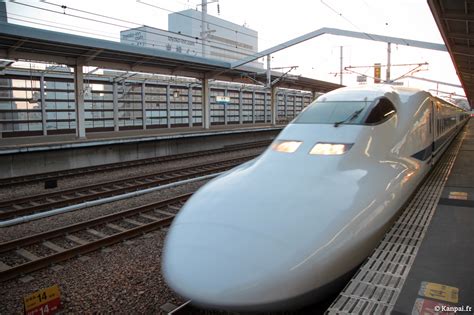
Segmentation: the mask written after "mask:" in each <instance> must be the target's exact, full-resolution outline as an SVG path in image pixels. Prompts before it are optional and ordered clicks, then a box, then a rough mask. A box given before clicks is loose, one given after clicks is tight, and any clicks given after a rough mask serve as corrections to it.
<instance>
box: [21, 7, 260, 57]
mask: <svg viewBox="0 0 474 315" xmlns="http://www.w3.org/2000/svg"><path fill="white" fill-rule="evenodd" d="M13 3H15V4H18V5H22V6H27V7H31V8H34V9H38V10H43V11H47V12H51V13H56V14H61V15H68V16H71V17H74V18H78V19H84V20H88V21H92V22H96V23H102V24H107V25H111V26H114V27H119V28H130V26H126V25H121V24H116V23H111V22H106V21H101V20H97V19H93V18H89V17H85V16H80V15H75V14H71V13H66V12H58V11H55V10H51V9H48V8H43V7H38V6H34V5H31V4H26V3H21V2H18V1H15V2H13ZM48 4H51V5H55V6H59V7H61V8H63V7H62V6H60V5H57V4H54V3H48ZM63 9H71V10H78V11H80V12H83V13H86V14H91V15H98V16H101V17H104V16H103V15H100V14H97V13H92V12H87V11H83V10H79V9H73V8H69V7H65V8H63ZM107 18H108V19H115V18H110V17H107ZM117 20H119V21H123V22H125V23H128V24H133V25H135V26H139V27H141V26H143V25H141V24H138V23H136V22H130V21H126V20H122V19H117ZM30 23H32V22H30ZM142 31H143V32H144V33H147V34H154V35H157V36H160V37H165V38H168V35H164V34H161V33H157V32H152V31H150V30H142ZM162 31H164V32H168V31H165V30H162ZM169 33H173V32H169ZM174 34H175V33H174ZM177 35H181V36H184V37H189V38H190V39H193V40H196V41H200V42H201V45H205V46H208V47H213V48H220V49H223V48H222V47H218V46H212V45H210V44H205V43H204V42H202V40H201V39H199V38H197V37H192V36H188V35H184V34H179V33H177ZM151 42H154V41H151ZM209 42H213V43H216V44H219V45H223V46H229V47H232V48H235V46H234V45H230V44H226V43H221V42H216V41H212V40H209ZM158 43H159V42H158ZM153 46H154V45H152V47H153ZM158 46H161V45H158ZM165 47H166V45H165ZM245 50H248V49H245ZM250 52H252V53H253V51H250ZM236 53H238V52H236ZM243 54H244V55H245V53H243Z"/></svg>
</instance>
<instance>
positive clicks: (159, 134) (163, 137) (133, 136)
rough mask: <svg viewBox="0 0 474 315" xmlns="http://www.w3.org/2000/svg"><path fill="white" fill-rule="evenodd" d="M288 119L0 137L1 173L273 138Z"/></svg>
mask: <svg viewBox="0 0 474 315" xmlns="http://www.w3.org/2000/svg"><path fill="white" fill-rule="evenodd" d="M283 127H284V126H283V125H277V126H272V125H270V124H242V125H237V124H235V125H234V124H232V125H217V126H212V127H211V128H210V129H204V128H202V127H192V128H171V129H169V128H160V129H147V130H126V131H118V132H100V133H88V134H87V135H86V137H87V138H85V139H76V137H75V135H71V134H69V135H51V136H37V137H25V138H5V139H0V178H9V177H15V176H24V175H29V174H38V173H44V172H55V171H60V170H68V169H71V168H80V167H89V166H96V165H103V164H109V163H117V162H126V161H131V160H137V159H147V158H154V157H160V156H167V155H173V154H181V153H189V152H196V151H204V150H213V149H219V148H222V147H224V146H229V145H240V144H244V143H250V142H260V141H271V140H273V139H274V138H275V137H276V135H278V133H279V132H280V131H281V130H282V128H283Z"/></svg>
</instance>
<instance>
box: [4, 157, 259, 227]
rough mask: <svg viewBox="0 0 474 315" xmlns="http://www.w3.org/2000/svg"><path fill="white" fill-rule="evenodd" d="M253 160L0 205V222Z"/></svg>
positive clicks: (202, 166)
mask: <svg viewBox="0 0 474 315" xmlns="http://www.w3.org/2000/svg"><path fill="white" fill-rule="evenodd" d="M256 156H258V155H255V154H253V155H246V156H243V157H239V158H232V159H226V160H221V161H215V162H212V163H202V164H198V165H194V166H190V167H186V168H173V169H171V170H167V171H161V172H156V173H152V174H147V175H140V176H136V177H132V178H126V179H120V180H114V181H110V182H105V183H100V184H94V185H87V186H81V187H76V188H71V189H65V190H61V191H56V192H51V193H46V194H39V195H35V196H27V197H23V198H18V199H14V200H9V201H5V202H0V211H3V212H0V220H6V219H11V218H14V217H17V216H21V215H25V214H31V213H34V212H39V211H45V210H49V209H52V208H54V207H60V206H66V205H72V204H77V203H79V202H84V201H89V200H95V199H99V198H104V197H108V196H112V195H118V194H122V193H125V192H129V191H135V190H139V189H144V188H147V187H152V186H156V185H163V184H167V183H170V182H174V181H179V180H183V179H188V178H193V177H197V176H202V175H207V174H211V173H216V172H220V171H224V170H227V169H229V168H232V167H234V166H236V165H238V164H240V163H242V162H245V161H247V160H250V159H252V158H255V157H256Z"/></svg>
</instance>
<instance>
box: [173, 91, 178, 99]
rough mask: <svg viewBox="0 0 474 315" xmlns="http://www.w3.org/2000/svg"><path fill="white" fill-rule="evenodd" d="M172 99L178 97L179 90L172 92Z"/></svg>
mask: <svg viewBox="0 0 474 315" xmlns="http://www.w3.org/2000/svg"><path fill="white" fill-rule="evenodd" d="M173 97H174V98H178V97H179V90H174V91H173Z"/></svg>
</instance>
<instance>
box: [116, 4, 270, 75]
mask: <svg viewBox="0 0 474 315" xmlns="http://www.w3.org/2000/svg"><path fill="white" fill-rule="evenodd" d="M201 14H202V13H201V12H200V11H196V10H192V9H189V10H184V11H180V12H175V13H171V14H169V15H168V31H166V30H162V29H158V28H155V27H150V26H146V25H144V26H141V27H137V28H132V29H128V30H125V31H122V32H120V41H121V42H122V43H126V44H131V45H136V46H141V47H148V48H156V49H162V50H167V51H172V52H177V53H181V54H186V55H191V56H203V44H204V45H205V47H204V48H205V50H206V56H205V57H206V58H212V59H219V60H224V61H235V60H239V59H242V58H245V57H248V56H250V55H253V54H255V53H257V52H258V32H257V31H255V30H252V29H250V28H247V27H245V26H241V25H238V24H235V23H232V22H229V21H226V20H224V19H221V18H218V17H215V16H212V15H209V14H205V15H206V21H207V23H206V25H207V30H205V31H206V34H207V35H206V40H205V41H203V40H201V38H202V35H201V32H202V22H201ZM249 66H253V67H257V68H263V64H262V63H260V62H252V63H250V64H249Z"/></svg>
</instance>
